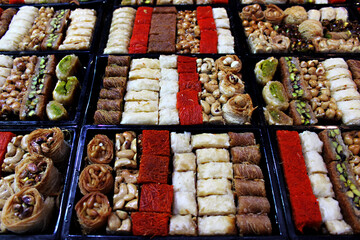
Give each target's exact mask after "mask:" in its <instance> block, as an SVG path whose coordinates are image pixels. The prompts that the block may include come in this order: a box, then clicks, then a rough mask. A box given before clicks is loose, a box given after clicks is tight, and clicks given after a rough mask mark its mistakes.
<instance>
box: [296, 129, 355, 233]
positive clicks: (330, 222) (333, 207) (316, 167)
mask: <svg viewBox="0 0 360 240" xmlns="http://www.w3.org/2000/svg"><path fill="white" fill-rule="evenodd" d="M299 136H300V140H301V146H302V152H303V155H304V159H305V164H306V168H307V173H308V176H309V179H310V183H311V187H312V190H313V193H314V195H315V197H316V198H317V200H318V202H319V207H320V212H321V218H322V222H323V224H324V225H325V227H326V229H327V231H328V232H329V233H330V234H349V233H352V229H351V227H350V226H349V225H348V224H347V223H346V222H345V221H344V219H343V216H342V214H341V210H340V207H339V202H338V201H337V200H336V199H335V194H334V191H333V185H332V184H331V182H330V179H329V177H328V176H327V173H328V171H327V169H326V165H325V162H324V160H323V158H322V156H321V155H320V154H321V153H322V148H323V143H322V141H321V140H320V139H319V137H318V135H317V134H316V133H314V132H309V131H305V132H303V133H301V134H299Z"/></svg>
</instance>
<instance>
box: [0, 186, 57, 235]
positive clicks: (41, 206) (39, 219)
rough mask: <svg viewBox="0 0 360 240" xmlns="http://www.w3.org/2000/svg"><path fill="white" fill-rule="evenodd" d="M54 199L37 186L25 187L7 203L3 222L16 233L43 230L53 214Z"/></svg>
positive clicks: (3, 213) (2, 218)
mask: <svg viewBox="0 0 360 240" xmlns="http://www.w3.org/2000/svg"><path fill="white" fill-rule="evenodd" d="M53 207H54V199H53V198H51V197H48V198H46V199H45V200H44V198H43V196H42V195H41V194H40V193H39V191H38V190H37V189H36V188H24V189H22V190H21V191H20V192H18V193H16V194H14V195H12V196H11V197H10V198H9V199H8V200H7V201H6V203H5V206H4V208H3V211H2V214H1V223H2V224H3V225H4V226H5V227H6V228H7V229H8V230H9V231H12V232H14V233H28V232H42V231H44V230H45V229H46V228H47V226H48V224H49V222H50V218H51V215H52V211H53Z"/></svg>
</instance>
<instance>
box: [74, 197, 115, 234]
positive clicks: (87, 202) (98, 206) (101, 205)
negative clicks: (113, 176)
mask: <svg viewBox="0 0 360 240" xmlns="http://www.w3.org/2000/svg"><path fill="white" fill-rule="evenodd" d="M75 211H76V215H77V217H78V220H79V223H80V225H81V227H82V230H83V233H84V234H88V233H91V232H94V231H96V230H98V229H100V228H102V227H104V226H105V225H106V223H107V219H108V217H109V216H110V214H111V207H110V203H109V200H108V198H107V197H106V196H105V195H104V194H102V193H99V192H93V193H88V194H86V195H85V196H84V197H82V198H81V199H80V201H79V202H78V203H77V204H76V206H75Z"/></svg>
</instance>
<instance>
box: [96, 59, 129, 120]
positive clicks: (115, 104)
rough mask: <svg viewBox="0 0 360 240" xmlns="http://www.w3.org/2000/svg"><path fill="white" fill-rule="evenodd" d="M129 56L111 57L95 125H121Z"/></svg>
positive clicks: (106, 70)
mask: <svg viewBox="0 0 360 240" xmlns="http://www.w3.org/2000/svg"><path fill="white" fill-rule="evenodd" d="M129 65H130V57H129V56H111V55H110V56H109V57H108V62H107V66H106V69H105V76H104V78H103V88H102V89H101V90H100V94H99V100H98V102H97V110H96V112H95V114H94V123H95V124H119V123H120V119H121V114H122V102H123V96H124V94H125V88H126V82H127V75H128V71H129V70H128V69H129Z"/></svg>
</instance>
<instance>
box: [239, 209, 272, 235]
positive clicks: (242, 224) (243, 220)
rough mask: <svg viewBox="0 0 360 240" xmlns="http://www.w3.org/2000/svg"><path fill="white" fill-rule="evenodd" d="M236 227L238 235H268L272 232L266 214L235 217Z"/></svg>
mask: <svg viewBox="0 0 360 240" xmlns="http://www.w3.org/2000/svg"><path fill="white" fill-rule="evenodd" d="M236 225H237V227H238V229H239V233H240V235H270V234H271V232H272V227H271V222H270V219H269V217H268V216H267V215H266V214H264V215H257V214H244V215H236Z"/></svg>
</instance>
